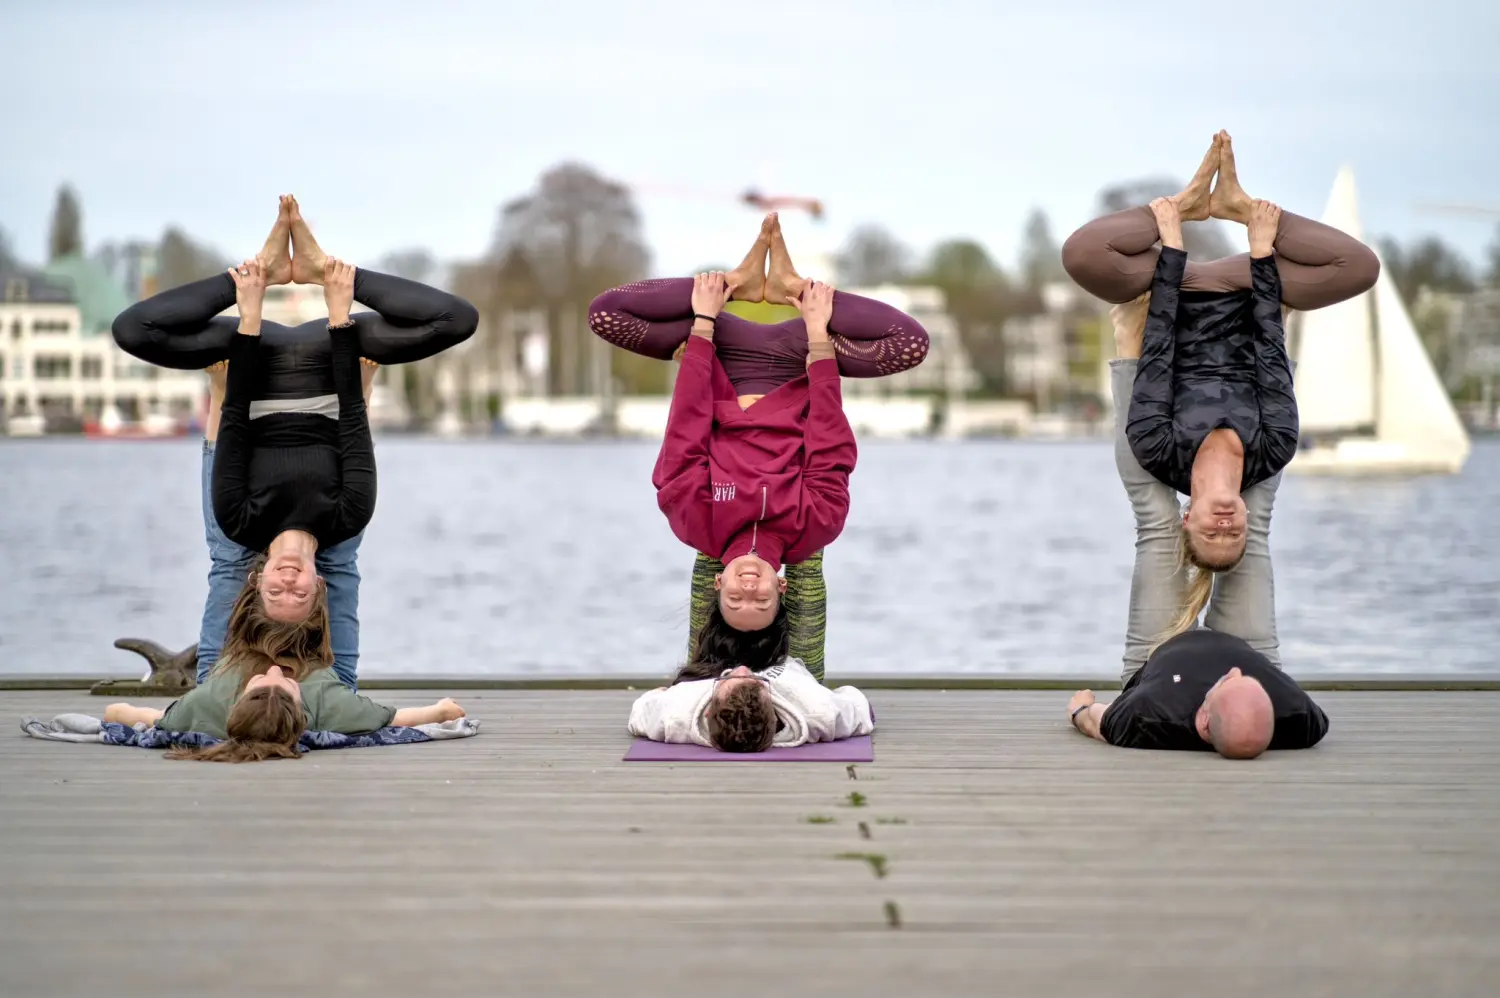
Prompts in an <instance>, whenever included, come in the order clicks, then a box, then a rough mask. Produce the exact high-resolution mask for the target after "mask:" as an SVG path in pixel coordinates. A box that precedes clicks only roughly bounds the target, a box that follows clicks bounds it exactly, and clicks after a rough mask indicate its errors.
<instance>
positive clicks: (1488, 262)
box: [1484, 225, 1500, 288]
mask: <svg viewBox="0 0 1500 998" xmlns="http://www.w3.org/2000/svg"><path fill="white" fill-rule="evenodd" d="M1484 255H1485V278H1484V279H1485V283H1486V284H1488V285H1489V286H1490V287H1492V288H1500V225H1497V226H1495V238H1494V239H1492V240H1491V241H1490V244H1489V245H1488V246H1487V247H1485V250H1484Z"/></svg>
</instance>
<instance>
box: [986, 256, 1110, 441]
mask: <svg viewBox="0 0 1500 998" xmlns="http://www.w3.org/2000/svg"><path fill="white" fill-rule="evenodd" d="M1041 297H1042V306H1043V309H1044V310H1043V311H1042V312H1040V313H1038V314H1036V315H1024V316H1017V317H1016V318H1013V319H1009V320H1007V321H1006V323H1005V327H1004V330H1003V336H1004V340H1005V374H1006V383H1007V385H1008V386H1009V387H1010V391H1011V394H1012V395H1013V396H1020V397H1025V398H1030V399H1033V400H1034V401H1035V402H1036V407H1037V411H1038V412H1044V413H1045V412H1052V411H1054V410H1056V409H1058V408H1059V407H1067V406H1072V405H1074V404H1076V403H1079V402H1093V401H1097V400H1099V397H1100V394H1101V393H1100V388H1099V386H1100V381H1101V377H1100V367H1101V365H1102V364H1105V363H1107V362H1106V361H1105V360H1104V359H1103V356H1102V351H1101V332H1100V329H1099V325H1098V309H1097V306H1096V305H1095V304H1094V302H1093V299H1091V298H1089V297H1088V296H1087V295H1085V294H1083V292H1082V291H1080V290H1079V289H1078V287H1077V286H1076V285H1074V284H1073V283H1072V282H1071V281H1058V282H1054V283H1050V284H1047V285H1046V286H1044V287H1043V288H1042V289H1041ZM1106 394H1107V393H1106Z"/></svg>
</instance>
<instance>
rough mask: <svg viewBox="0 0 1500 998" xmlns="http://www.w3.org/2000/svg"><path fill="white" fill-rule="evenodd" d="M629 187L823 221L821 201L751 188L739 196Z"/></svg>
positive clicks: (664, 186) (650, 186)
mask: <svg viewBox="0 0 1500 998" xmlns="http://www.w3.org/2000/svg"><path fill="white" fill-rule="evenodd" d="M629 187H630V189H631V190H633V191H636V192H638V193H641V194H654V195H657V196H660V197H671V198H693V199H695V200H705V201H719V202H722V203H728V202H730V201H733V202H735V203H737V204H742V205H745V206H747V207H750V208H754V209H755V210H756V211H761V212H766V211H805V212H807V215H808V217H809V218H811V219H812V220H813V221H822V219H823V213H824V208H823V202H822V200H820V199H818V198H810V197H800V196H797V195H793V194H763V193H761V192H760V191H758V190H756V189H755V188H753V187H752V188H750V189H749V190H747V191H745V192H743V193H741V194H728V193H725V192H724V191H722V190H719V191H711V190H700V189H697V188H690V187H680V186H677V185H674V184H630V185H629Z"/></svg>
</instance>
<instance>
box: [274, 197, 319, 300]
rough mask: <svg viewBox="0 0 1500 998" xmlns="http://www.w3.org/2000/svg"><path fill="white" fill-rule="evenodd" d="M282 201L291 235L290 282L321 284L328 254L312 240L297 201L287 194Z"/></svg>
mask: <svg viewBox="0 0 1500 998" xmlns="http://www.w3.org/2000/svg"><path fill="white" fill-rule="evenodd" d="M283 201H284V203H285V204H286V209H285V210H286V212H287V222H288V226H289V228H290V230H291V235H292V280H293V281H295V282H296V283H298V284H322V283H323V269H324V266H325V265H326V264H327V262H328V254H327V253H324V252H323V248H322V247H321V246H319V245H318V241H317V240H316V239H314V238H313V234H312V229H310V228H308V227H307V221H306V220H305V219H303V217H302V208H301V206H300V205H298V204H297V199H296V198H295V197H292V196H291V195H290V194H288V195H287V196H286V197H285V198H283Z"/></svg>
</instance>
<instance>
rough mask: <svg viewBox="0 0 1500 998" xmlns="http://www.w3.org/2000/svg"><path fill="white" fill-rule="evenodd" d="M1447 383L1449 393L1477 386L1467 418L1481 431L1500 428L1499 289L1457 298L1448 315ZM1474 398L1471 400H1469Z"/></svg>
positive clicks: (1476, 292)
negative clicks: (1474, 384) (1477, 393)
mask: <svg viewBox="0 0 1500 998" xmlns="http://www.w3.org/2000/svg"><path fill="white" fill-rule="evenodd" d="M1446 352H1447V363H1446V364H1445V365H1444V367H1445V368H1446V370H1445V371H1444V375H1445V377H1444V381H1445V382H1446V384H1447V386H1448V388H1449V390H1450V391H1462V390H1463V389H1464V388H1466V387H1468V386H1469V385H1470V384H1471V383H1473V382H1476V381H1477V382H1478V387H1479V396H1480V397H1479V400H1478V402H1477V403H1475V404H1473V405H1470V406H1466V407H1465V408H1466V414H1467V415H1468V416H1469V418H1470V419H1471V421H1472V422H1473V423H1474V424H1475V425H1476V426H1479V427H1483V428H1485V429H1494V428H1496V427H1497V426H1500V289H1493V288H1491V289H1486V290H1484V291H1475V292H1473V293H1472V294H1467V295H1460V296H1456V298H1455V300H1454V302H1453V308H1452V309H1451V310H1450V312H1449V313H1448V329H1447V351H1446ZM1470 397H1471V398H1472V396H1470Z"/></svg>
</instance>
